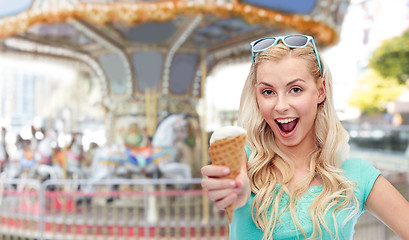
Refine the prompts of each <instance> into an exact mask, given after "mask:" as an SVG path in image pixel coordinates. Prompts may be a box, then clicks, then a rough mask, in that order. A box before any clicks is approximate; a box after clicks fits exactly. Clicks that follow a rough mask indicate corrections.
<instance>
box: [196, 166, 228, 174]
mask: <svg viewBox="0 0 409 240" xmlns="http://www.w3.org/2000/svg"><path fill="white" fill-rule="evenodd" d="M201 172H202V174H203V175H205V176H207V177H224V176H227V175H228V174H229V173H230V169H229V168H228V167H225V166H218V165H207V166H204V167H202V169H201Z"/></svg>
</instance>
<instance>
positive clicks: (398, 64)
mask: <svg viewBox="0 0 409 240" xmlns="http://www.w3.org/2000/svg"><path fill="white" fill-rule="evenodd" d="M369 66H370V67H371V68H373V69H375V70H376V71H377V72H378V73H379V74H380V75H381V76H382V77H384V78H394V79H397V80H398V81H399V82H400V83H402V84H403V83H405V82H406V80H407V79H408V78H409V30H407V31H406V32H404V33H403V34H402V35H401V36H398V37H394V38H391V39H389V40H386V41H385V42H383V44H382V45H381V46H380V47H379V48H378V49H377V50H376V51H375V52H374V54H373V56H372V58H371V59H370V61H369Z"/></svg>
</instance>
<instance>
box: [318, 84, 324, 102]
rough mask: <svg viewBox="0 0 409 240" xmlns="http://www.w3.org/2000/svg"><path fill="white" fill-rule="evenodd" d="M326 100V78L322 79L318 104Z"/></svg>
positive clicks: (319, 86)
mask: <svg viewBox="0 0 409 240" xmlns="http://www.w3.org/2000/svg"><path fill="white" fill-rule="evenodd" d="M325 98H326V93H325V78H321V81H320V84H319V85H318V104H321V103H322V102H324V100H325Z"/></svg>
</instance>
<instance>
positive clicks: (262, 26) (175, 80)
mask: <svg viewBox="0 0 409 240" xmlns="http://www.w3.org/2000/svg"><path fill="white" fill-rule="evenodd" d="M2 4H5V5H4V7H2V8H1V10H0V17H1V18H0V37H1V39H0V51H1V52H2V54H3V55H4V56H14V57H16V56H17V57H18V58H29V59H33V56H35V60H36V61H42V60H49V59H52V61H59V62H62V63H64V64H67V65H70V66H73V67H75V68H76V69H77V70H78V71H79V72H81V74H82V76H88V77H89V76H92V77H93V78H95V79H97V82H98V85H99V89H100V98H101V99H100V102H101V104H100V105H99V106H98V108H100V109H102V111H103V112H104V124H105V129H106V135H107V146H114V147H110V148H107V149H104V152H102V153H103V154H104V155H105V156H112V157H108V158H107V157H105V159H100V161H106V162H115V161H117V162H118V161H120V160H118V159H121V154H124V153H125V154H126V156H128V159H131V161H133V162H134V163H136V164H137V163H139V164H142V165H144V164H145V165H147V164H148V163H149V162H147V161H146V159H148V158H149V159H150V160H149V161H150V162H160V161H161V160H162V159H171V161H173V162H177V163H183V164H184V165H183V167H181V168H180V169H179V170H178V171H180V173H181V174H183V176H190V175H189V174H187V172H191V173H192V176H193V177H199V176H200V174H199V171H198V170H199V169H200V167H201V166H202V165H203V164H207V161H208V157H207V147H208V145H207V144H208V133H207V132H206V130H205V129H206V128H205V126H206V121H205V119H206V117H205V115H206V111H205V109H203V108H204V107H203V105H204V104H199V103H201V100H203V98H204V89H205V86H206V77H207V76H208V74H209V73H211V72H212V70H214V69H215V67H216V66H220V65H222V64H226V63H234V62H246V61H250V60H251V58H250V54H249V43H250V42H251V41H252V40H254V39H257V38H260V37H263V36H266V35H271V34H285V33H293V32H302V33H305V34H309V35H312V36H314V37H315V40H316V44H317V45H318V46H319V47H321V48H325V47H326V46H330V45H332V44H334V43H336V42H337V40H338V37H339V30H340V26H341V24H342V21H343V16H344V14H345V12H346V9H347V7H348V4H349V1H347V0H295V1H290V2H289V1H261V0H161V1H159V0H158V1H119V0H118V1H116V0H114V1H112V0H109V1H108V0H106V1H105V0H98V1H96V0H95V1H92V0H18V1H12V3H7V6H6V3H2ZM76 101H77V102H81V99H80V100H78V99H77V100H76ZM78 105H81V103H79V104H78ZM198 112H200V113H201V114H199V113H198ZM86 113H87V110H85V114H86ZM45 117H47V116H45ZM118 146H119V147H118ZM152 149H153V150H152ZM156 149H160V150H156ZM155 154H156V155H155ZM125 158H126V157H125ZM142 160H144V161H142ZM186 166H187V167H186ZM164 171H166V170H164Z"/></svg>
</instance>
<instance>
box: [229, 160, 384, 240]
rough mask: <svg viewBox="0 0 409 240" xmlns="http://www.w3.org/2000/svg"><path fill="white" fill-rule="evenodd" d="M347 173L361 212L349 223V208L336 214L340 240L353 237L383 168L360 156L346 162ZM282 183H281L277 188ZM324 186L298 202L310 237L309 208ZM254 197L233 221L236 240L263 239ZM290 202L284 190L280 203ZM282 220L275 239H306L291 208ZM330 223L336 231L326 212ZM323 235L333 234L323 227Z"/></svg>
mask: <svg viewBox="0 0 409 240" xmlns="http://www.w3.org/2000/svg"><path fill="white" fill-rule="evenodd" d="M342 169H343V171H344V176H345V177H346V178H348V179H349V180H351V181H353V182H355V183H356V186H357V188H356V190H355V191H354V192H355V196H356V198H357V200H358V202H359V209H358V212H357V214H356V215H355V216H353V218H351V219H350V220H349V221H348V222H347V223H346V224H345V225H344V220H345V218H346V217H348V215H349V211H342V212H340V213H339V214H337V216H336V220H337V225H338V235H337V236H336V239H348V240H349V239H352V237H353V234H354V226H355V224H356V222H357V220H358V217H359V216H360V215H361V214H362V213H363V212H364V211H365V209H364V207H365V202H366V199H367V197H368V195H369V193H370V192H371V189H372V186H373V184H374V182H375V180H376V179H377V178H378V176H379V174H380V171H379V170H378V169H376V168H374V167H373V166H372V165H371V164H369V163H368V162H366V161H364V160H362V159H359V158H349V159H346V160H345V162H344V163H343V165H342ZM280 187H281V186H280V185H277V187H276V191H278V190H279V188H280ZM322 188H323V186H322V185H321V186H313V187H311V188H310V189H309V191H308V192H307V193H305V194H304V196H302V197H301V199H300V200H299V201H298V204H297V206H296V215H297V218H298V221H299V222H300V224H301V226H302V228H303V230H304V232H305V234H306V236H307V238H308V237H310V236H311V235H312V231H313V224H312V220H311V217H310V214H309V208H310V206H311V203H312V202H313V201H314V199H315V197H316V196H317V195H318V194H319V193H320V192H321V191H322ZM253 199H254V194H253V193H252V194H251V196H250V199H249V200H248V201H247V203H246V205H244V206H243V207H241V208H238V209H236V210H235V212H234V218H233V221H232V223H231V224H230V239H234V240H241V239H243V240H248V239H262V238H263V231H262V230H261V229H259V228H257V226H256V225H255V224H254V222H253V219H252V217H251V203H252V201H253ZM287 203H288V195H287V194H285V193H284V196H283V198H282V199H281V201H280V203H279V206H286V205H287ZM280 220H281V221H280V222H279V223H277V225H276V227H275V228H274V230H273V238H274V239H280V240H287V239H288V240H290V239H291V240H292V239H304V237H303V235H302V233H301V231H300V230H299V229H297V228H296V226H295V225H294V223H293V221H292V219H291V215H290V212H289V210H288V209H287V210H286V211H285V212H283V213H282V215H281V216H280ZM326 221H327V225H328V227H329V228H330V230H331V231H332V232H333V233H335V227H334V222H333V220H332V213H329V214H327V215H326ZM321 230H322V234H323V235H322V237H319V239H331V235H330V234H329V233H328V232H327V231H326V230H325V228H323V227H322V228H321Z"/></svg>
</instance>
